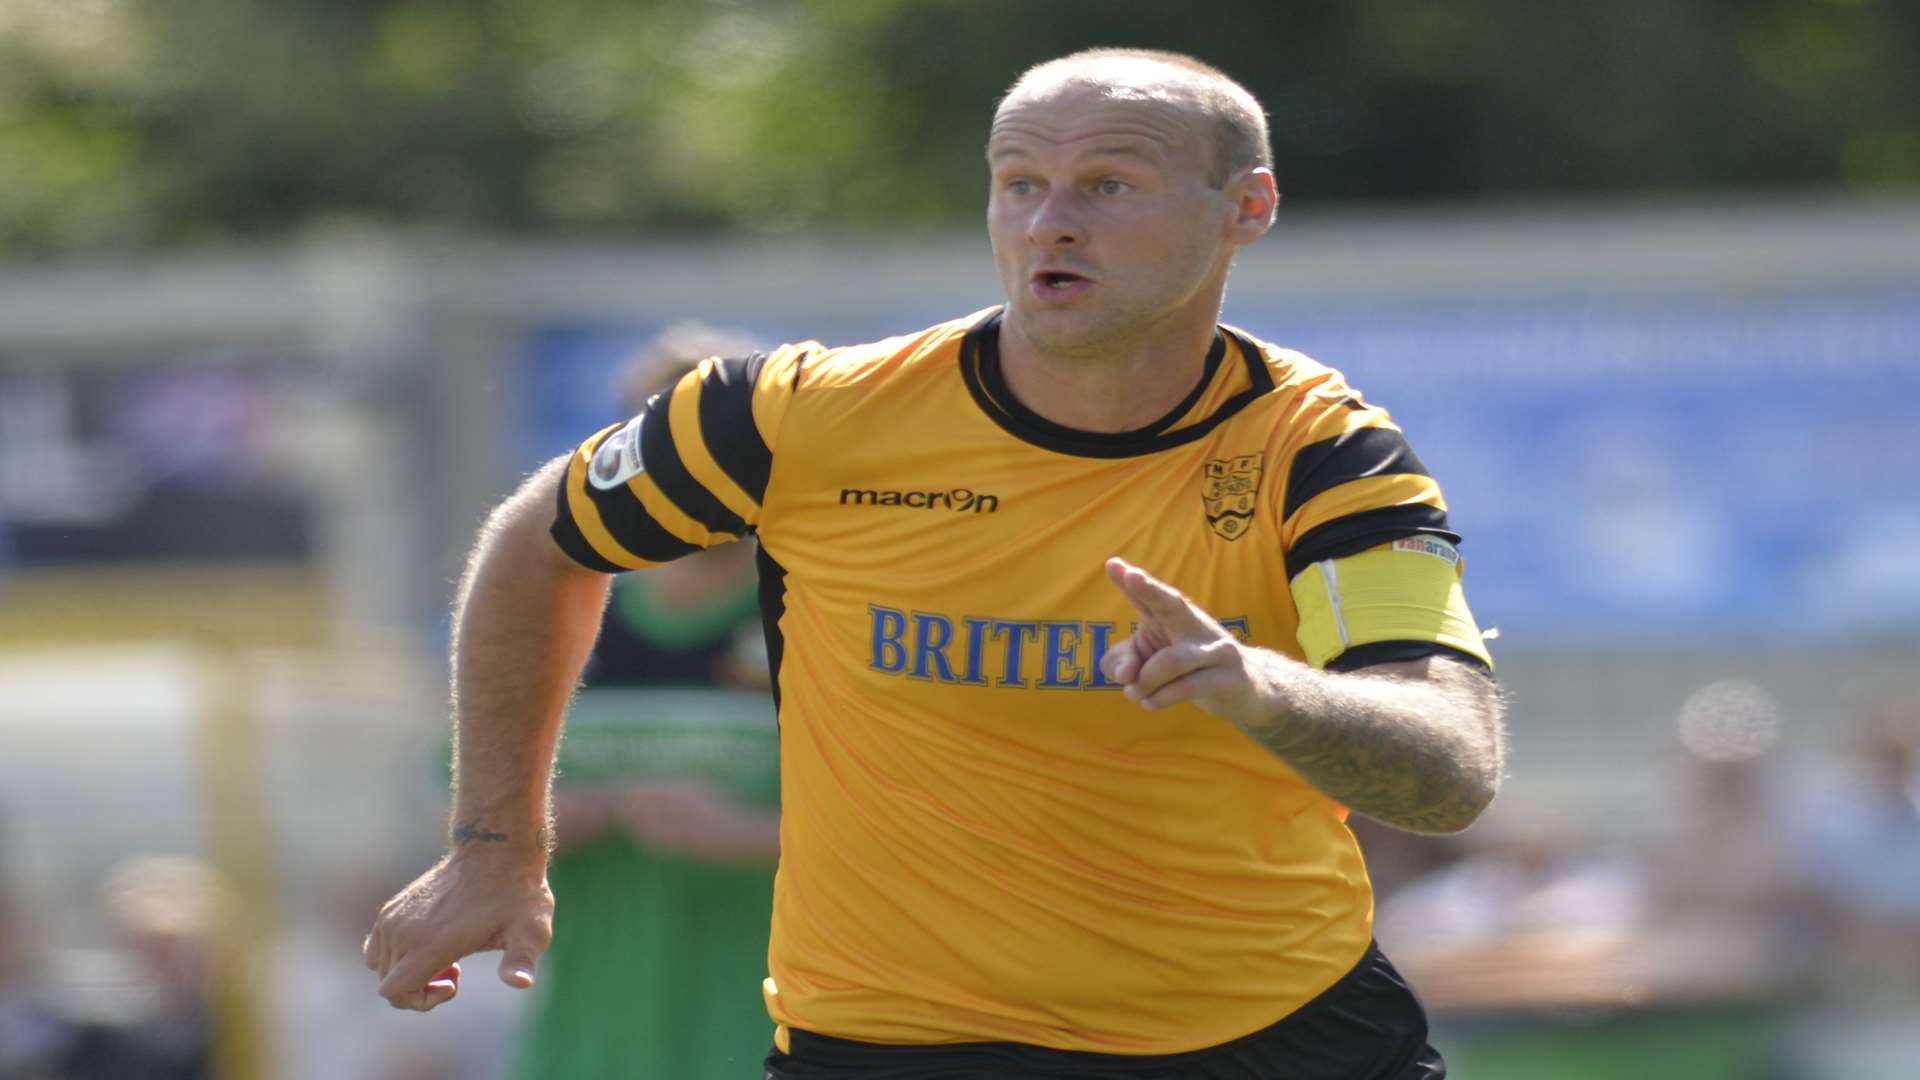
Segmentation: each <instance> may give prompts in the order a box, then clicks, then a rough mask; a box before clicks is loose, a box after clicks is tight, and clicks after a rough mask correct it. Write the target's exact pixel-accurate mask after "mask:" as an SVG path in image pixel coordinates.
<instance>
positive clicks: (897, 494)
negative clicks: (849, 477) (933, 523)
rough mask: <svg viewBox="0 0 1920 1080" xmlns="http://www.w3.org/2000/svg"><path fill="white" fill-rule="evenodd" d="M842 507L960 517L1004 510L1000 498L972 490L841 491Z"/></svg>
mask: <svg viewBox="0 0 1920 1080" xmlns="http://www.w3.org/2000/svg"><path fill="white" fill-rule="evenodd" d="M840 505H841V506H907V507H912V508H913V509H915V510H951V511H953V512H954V513H956V514H991V513H993V512H994V511H996V510H998V509H1000V496H998V495H981V494H979V493H977V492H974V491H973V490H971V489H969V488H954V489H953V490H952V491H875V490H873V489H871V488H841V489H840Z"/></svg>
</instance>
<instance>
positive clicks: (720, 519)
mask: <svg viewBox="0 0 1920 1080" xmlns="http://www.w3.org/2000/svg"><path fill="white" fill-rule="evenodd" d="M702 396H704V394H703V395H702ZM672 405H673V388H672V387H669V388H668V389H667V391H666V392H665V393H663V394H661V395H660V396H659V397H656V398H654V399H653V401H652V402H651V403H649V404H648V405H647V419H646V421H645V422H644V423H642V424H641V425H640V460H641V461H642V462H644V463H645V464H646V467H647V475H648V476H651V477H653V482H654V483H655V484H657V485H659V487H660V493H661V494H663V495H665V496H666V497H667V498H668V499H669V500H671V501H672V503H673V505H675V506H677V507H679V508H680V512H681V513H683V514H685V515H687V516H688V517H690V518H692V519H693V520H695V521H697V522H699V523H700V524H701V525H704V526H706V528H707V531H709V532H716V533H725V534H727V535H728V536H736V537H738V536H745V535H746V534H747V523H746V522H744V521H742V520H740V515H739V514H736V513H734V512H733V511H731V510H729V509H727V507H726V504H725V503H722V502H721V501H720V500H719V499H718V498H716V497H715V496H714V494H713V492H711V491H708V490H707V489H706V486H705V485H704V484H702V483H700V481H698V480H695V479H694V478H693V474H692V473H690V472H688V471H687V466H686V463H685V462H683V461H681V460H680V448H679V447H678V446H675V445H674V442H673V425H672V424H671V423H669V422H668V420H667V417H668V415H669V412H668V410H669V409H670V408H671V407H672Z"/></svg>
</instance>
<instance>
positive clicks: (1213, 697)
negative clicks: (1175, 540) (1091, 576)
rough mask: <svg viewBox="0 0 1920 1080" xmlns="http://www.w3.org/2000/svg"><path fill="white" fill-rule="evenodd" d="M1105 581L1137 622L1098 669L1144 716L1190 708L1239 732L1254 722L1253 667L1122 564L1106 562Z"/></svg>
mask: <svg viewBox="0 0 1920 1080" xmlns="http://www.w3.org/2000/svg"><path fill="white" fill-rule="evenodd" d="M1107 577H1108V579H1110V580H1111V581H1112V582H1113V583H1114V585H1115V586H1116V587H1117V588H1119V590H1120V591H1121V592H1122V593H1124V594H1126V597H1127V600H1128V601H1129V602H1131V603H1132V604H1133V606H1134V610H1135V611H1137V612H1138V613H1139V615H1140V623H1139V626H1138V627H1137V628H1136V629H1135V630H1134V632H1133V636H1132V637H1129V638H1127V639H1126V640H1125V641H1121V642H1119V643H1118V644H1116V645H1114V646H1113V647H1112V648H1110V649H1108V650H1107V654H1106V655H1105V656H1103V657H1101V658H1100V670H1101V671H1103V672H1104V673H1105V674H1106V677H1107V678H1108V679H1109V680H1111V681H1113V682H1117V683H1119V684H1120V686H1121V688H1122V690H1123V691H1124V692H1125V694H1126V695H1127V697H1128V698H1129V699H1130V700H1132V701H1136V702H1138V703H1139V704H1140V706H1141V707H1142V708H1145V709H1160V708H1164V707H1166V706H1168V705H1173V704H1176V703H1178V702H1182V701H1191V702H1193V703H1194V704H1195V705H1198V706H1200V707H1201V708H1202V709H1205V710H1207V711H1208V712H1210V713H1212V714H1214V715H1215V716H1219V717H1222V718H1223V719H1227V720H1231V721H1233V722H1234V723H1235V724H1238V725H1240V726H1241V727H1243V728H1245V727H1247V726H1248V725H1249V724H1253V723H1257V722H1259V720H1260V718H1261V715H1260V714H1261V712H1262V708H1261V701H1262V698H1263V689H1264V683H1265V681H1266V680H1265V678H1264V673H1263V671H1262V670H1261V663H1260V660H1261V658H1262V656H1263V655H1265V654H1264V653H1263V652H1259V651H1256V650H1254V649H1250V648H1248V647H1246V646H1244V645H1242V644H1240V642H1239V641H1238V640H1237V639H1235V638H1234V636H1233V635H1232V634H1231V633H1229V632H1228V631H1227V629H1226V627H1224V626H1221V625H1220V623H1219V622H1217V621H1216V620H1215V619H1214V618H1213V616H1211V615H1209V614H1207V613H1206V612H1205V611H1203V610H1201V609H1200V607H1199V605H1197V604H1195V603H1194V602H1193V601H1191V600H1189V599H1187V598H1186V597H1185V596H1183V595H1181V593H1180V590H1178V589H1175V588H1174V587H1173V586H1171V585H1168V584H1167V583H1165V582H1163V581H1161V580H1160V579H1158V578H1156V577H1154V576H1153V575H1152V574H1149V573H1147V572H1146V571H1145V570H1142V569H1140V568H1139V567H1137V566H1134V565H1133V564H1131V563H1129V562H1127V561H1126V560H1125V559H1120V558H1113V559H1108V560H1107Z"/></svg>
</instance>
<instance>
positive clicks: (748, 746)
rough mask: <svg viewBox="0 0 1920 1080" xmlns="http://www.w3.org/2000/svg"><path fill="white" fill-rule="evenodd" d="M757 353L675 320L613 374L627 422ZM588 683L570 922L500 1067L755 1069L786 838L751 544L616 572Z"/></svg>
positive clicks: (589, 1071)
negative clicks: (655, 399)
mask: <svg viewBox="0 0 1920 1080" xmlns="http://www.w3.org/2000/svg"><path fill="white" fill-rule="evenodd" d="M752 351H754V350H753V346H752V343H751V342H750V341H747V340H744V339H743V338H742V337H741V336H740V335H737V334H732V333H727V332H722V331H718V330H715V329H712V328H709V327H705V326H701V325H698V324H679V325H676V326H674V327H671V328H669V329H668V330H666V331H665V332H663V333H662V334H660V335H659V336H658V337H657V338H656V339H654V341H653V342H652V343H651V344H649V345H648V346H647V347H646V348H645V349H643V350H642V351H641V352H640V353H639V354H638V355H636V356H635V357H634V359H633V360H632V361H630V362H629V364H628V366H627V367H626V369H625V370H624V372H623V375H622V380H621V382H622V385H621V388H620V389H621V393H622V395H623V396H624V397H626V398H627V399H628V400H627V402H626V404H627V407H628V411H630V412H637V411H638V410H640V409H641V408H643V407H644V406H645V403H646V400H647V399H648V398H649V397H651V396H653V394H655V393H657V392H659V391H661V390H664V389H666V388H668V387H670V386H672V385H673V384H674V382H675V381H676V380H677V379H679V377H680V376H681V375H683V374H685V373H686V372H687V371H689V370H691V369H692V368H693V366H694V365H695V364H696V363H698V362H699V361H700V360H702V359H705V358H706V357H708V356H714V355H720V356H736V355H745V354H746V353H748V352H752ZM585 682H586V688H585V689H584V690H582V691H581V693H580V694H579V695H578V697H577V698H576V700H575V702H574V705H573V709H572V712H571V714H570V715H569V718H568V721H567V737H566V740H565V742H564V743H563V744H562V746H561V748H560V759H559V776H558V780H557V782H556V787H555V792H554V810H555V816H556V818H557V824H558V835H559V838H560V845H561V846H560V848H559V850H558V852H557V853H556V854H555V856H554V859H553V866H552V869H551V871H550V875H551V882H552V886H553V892H554V896H555V899H556V902H557V905H558V906H559V907H560V908H561V909H563V910H565V911H566V913H567V917H566V920H565V921H564V922H563V923H561V924H560V927H559V929H558V930H557V932H556V933H555V935H554V939H553V946H552V949H551V951H550V952H549V953H548V958H547V961H546V962H545V963H543V964H542V966H541V979H540V997H539V999H538V1000H537V1002H536V1003H535V1005H534V1009H535V1012H534V1015H533V1016H532V1018H531V1019H530V1022H529V1024H528V1027H527V1029H526V1031H525V1034H524V1038H523V1039H522V1041H521V1045H520V1047H519V1049H518V1052H517V1054H516V1055H515V1061H514V1068H513V1071H512V1073H511V1075H512V1076H513V1077H514V1078H515V1080H562V1078H565V1080H593V1078H599V1077H625V1076H660V1077H669V1076H670V1077H675V1078H676V1080H704V1078H707V1077H716V1078H718V1077H739V1076H743V1075H744V1076H751V1075H755V1069H757V1068H758V1066H759V1062H760V1057H761V1055H762V1053H763V1052H764V1047H765V1045H766V1043H767V1042H768V1040H769V1039H770V1038H771V1033H772V1030H773V1024H772V1021H771V1020H769V1019H768V1018H767V1010H766V1003H765V1002H764V1000H763V999H762V998H761V990H760V981H761V979H762V977H763V976H764V975H765V973H766V968H767V929H768V920H769V915H770V911H771V909H772V904H773V868H774V863H775V861H776V859H777V858H778V855H779V844H780V840H779V816H778V810H777V806H778V804H779V764H778V745H777V742H776V730H775V722H774V711H773V704H772V702H771V700H770V699H769V697H768V694H767V692H766V687H767V685H768V671H767V664H766V653H765V645H764V642H763V641H762V638H761V632H760V627H759V609H758V603H757V599H756V589H755V578H754V568H753V550H752V548H751V547H750V546H749V545H744V544H741V545H731V546H727V547H721V548H716V549H714V550H711V551H705V552H701V553H700V554H698V555H695V556H692V557H690V558H686V559H681V560H678V561H676V562H674V563H672V564H671V565H668V566H663V567H661V568H660V569H659V570H658V571H656V572H654V573H650V574H629V575H625V576H623V577H622V578H620V580H619V582H618V583H617V584H616V586H615V587H614V589H613V595H612V600H611V602H610V605H609V608H608V611H607V616H606V622H605V625H604V628H603V630H602V632H601V636H600V639H599V641H598V643H597V644H596V645H595V647H594V652H593V657H592V659H591V660H589V662H588V664H587V668H586V672H585Z"/></svg>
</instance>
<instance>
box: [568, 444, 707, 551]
mask: <svg viewBox="0 0 1920 1080" xmlns="http://www.w3.org/2000/svg"><path fill="white" fill-rule="evenodd" d="M641 426H642V427H643V428H645V427H651V426H652V425H651V424H643V425H641ZM587 497H588V498H589V499H592V500H593V505H594V507H595V508H596V509H598V510H599V511H600V521H601V523H602V524H604V525H605V526H606V527H607V533H608V534H609V535H611V536H612V537H613V538H614V540H616V541H618V542H619V544H620V546H621V547H624V548H626V549H627V550H628V551H631V552H633V553H634V554H635V555H638V556H639V557H641V558H642V559H645V560H647V561H648V562H656V563H663V562H672V561H673V560H675V559H678V558H680V557H681V556H683V555H691V554H693V553H694V552H696V551H699V550H700V545H698V544H689V543H687V542H686V541H685V540H682V539H680V538H679V537H677V536H675V535H673V533H671V532H668V531H667V527H666V526H664V525H662V524H660V523H659V522H657V521H655V520H653V515H652V514H649V513H647V508H646V506H645V505H644V504H643V503H641V501H640V497H639V496H638V495H635V494H634V493H633V490H632V489H631V488H629V487H627V486H626V485H625V484H622V485H620V486H619V487H617V488H614V489H613V490H612V491H601V490H600V489H599V488H596V487H594V486H593V485H592V484H588V485H587Z"/></svg>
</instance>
